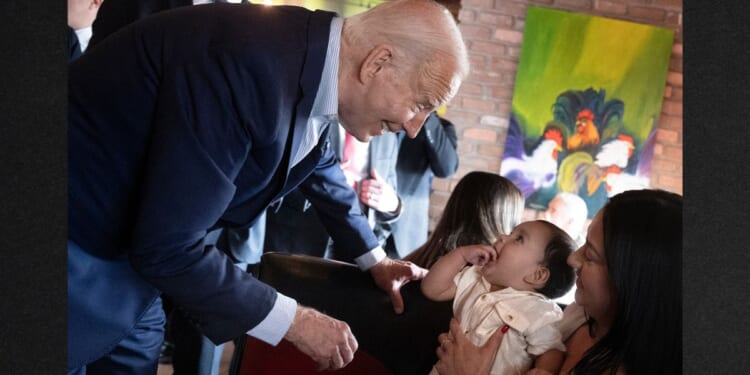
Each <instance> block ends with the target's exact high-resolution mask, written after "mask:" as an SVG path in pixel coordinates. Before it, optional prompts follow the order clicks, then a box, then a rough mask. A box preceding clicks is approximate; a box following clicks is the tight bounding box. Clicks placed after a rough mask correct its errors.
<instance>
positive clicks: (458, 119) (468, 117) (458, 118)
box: [445, 99, 479, 128]
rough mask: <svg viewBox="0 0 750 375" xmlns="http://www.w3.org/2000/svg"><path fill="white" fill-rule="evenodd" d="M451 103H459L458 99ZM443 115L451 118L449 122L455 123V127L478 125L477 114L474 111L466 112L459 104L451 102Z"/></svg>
mask: <svg viewBox="0 0 750 375" xmlns="http://www.w3.org/2000/svg"><path fill="white" fill-rule="evenodd" d="M451 103H460V100H455V99H454V100H453V102H451ZM445 117H446V118H447V119H449V120H451V122H452V123H453V124H455V125H456V127H457V128H461V127H465V126H475V125H479V115H478V114H476V113H471V112H466V111H465V110H464V108H463V107H462V106H460V105H453V104H451V107H450V111H449V113H447V114H446V116H445Z"/></svg>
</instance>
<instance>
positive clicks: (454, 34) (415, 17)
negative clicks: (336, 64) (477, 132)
mask: <svg viewBox="0 0 750 375" xmlns="http://www.w3.org/2000/svg"><path fill="white" fill-rule="evenodd" d="M345 22H346V28H345V33H344V34H343V35H342V37H343V38H344V39H345V40H346V41H347V42H348V43H349V44H350V45H354V46H358V47H360V48H364V49H370V48H372V47H374V46H376V45H378V44H382V43H388V44H391V45H393V46H394V47H396V49H397V51H396V54H395V55H394V63H396V64H397V66H398V67H399V70H400V72H401V73H402V75H403V76H404V77H407V78H410V77H412V76H413V77H417V83H418V85H419V87H420V89H421V90H423V91H426V92H429V93H431V96H433V99H434V100H435V101H436V102H440V103H441V104H442V103H445V102H447V101H448V100H449V99H450V98H451V97H452V96H453V95H455V92H454V90H455V89H456V88H457V87H452V86H451V84H452V82H449V81H445V79H438V78H441V77H442V78H445V77H444V76H445V71H451V72H456V73H457V74H458V76H459V78H460V79H462V80H463V79H464V78H466V77H467V76H468V74H469V58H468V53H467V51H466V45H465V44H464V42H463V38H462V37H461V32H460V31H459V29H458V26H457V25H456V22H455V20H454V19H453V16H452V15H451V13H450V12H449V11H448V9H446V8H445V7H444V6H443V5H441V4H438V3H436V2H435V1H432V0H393V1H386V2H383V3H380V4H378V5H377V6H375V7H374V8H372V9H369V10H367V11H366V12H362V13H359V14H356V15H353V16H350V17H347V18H346V21H345ZM414 73H416V74H414ZM451 78H452V77H447V79H448V80H450V79H451ZM433 104H438V103H433Z"/></svg>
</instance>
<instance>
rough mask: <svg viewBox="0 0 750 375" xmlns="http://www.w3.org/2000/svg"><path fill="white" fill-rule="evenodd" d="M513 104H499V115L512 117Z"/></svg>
mask: <svg viewBox="0 0 750 375" xmlns="http://www.w3.org/2000/svg"><path fill="white" fill-rule="evenodd" d="M510 109H511V104H510V102H504V103H498V105H497V114H503V115H510Z"/></svg>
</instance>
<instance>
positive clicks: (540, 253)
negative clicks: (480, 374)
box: [422, 220, 575, 375]
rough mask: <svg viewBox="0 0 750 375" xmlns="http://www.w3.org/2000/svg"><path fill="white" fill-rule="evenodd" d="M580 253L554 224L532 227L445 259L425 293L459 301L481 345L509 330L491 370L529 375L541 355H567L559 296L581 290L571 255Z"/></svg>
mask: <svg viewBox="0 0 750 375" xmlns="http://www.w3.org/2000/svg"><path fill="white" fill-rule="evenodd" d="M574 249H575V242H574V241H573V239H572V238H570V236H568V235H567V234H566V233H565V232H564V231H563V230H562V229H560V228H558V227H557V226H555V225H554V224H552V223H549V222H547V221H543V220H536V221H529V222H524V223H521V224H519V225H518V226H516V227H515V228H514V229H513V232H511V234H510V235H508V236H505V235H501V236H500V238H499V239H498V240H497V242H495V244H494V245H493V246H489V245H471V246H463V247H459V248H457V249H454V250H453V251H451V252H449V253H448V254H446V255H445V256H443V257H442V258H440V259H439V260H438V261H437V262H436V263H435V264H434V265H433V266H432V268H430V272H429V273H428V274H427V277H425V279H424V280H423V281H422V292H423V293H424V295H425V296H427V298H430V299H432V300H436V301H446V300H450V299H451V298H454V300H453V315H454V316H455V317H456V319H457V320H458V321H459V322H460V324H461V328H463V330H464V332H465V333H466V334H467V336H468V337H469V339H470V340H471V341H472V342H473V343H474V344H475V345H484V343H485V342H486V341H487V340H488V339H489V337H490V336H491V335H492V333H494V332H495V331H496V330H497V329H499V328H501V327H504V326H506V325H507V326H508V327H509V328H510V329H509V330H508V331H507V332H506V333H505V336H504V338H503V342H502V344H501V345H500V349H499V351H498V353H497V357H496V358H495V362H494V364H493V365H492V371H491V372H490V373H491V374H492V375H505V374H524V373H525V372H526V371H527V370H529V369H530V368H531V365H532V363H533V362H534V358H535V357H536V356H538V355H541V354H543V353H544V352H546V351H548V350H550V349H557V350H560V351H565V346H564V345H563V343H562V339H561V335H560V332H559V331H558V330H557V328H556V327H555V324H554V323H555V322H557V321H558V320H560V319H561V318H562V310H561V309H560V307H559V306H558V305H557V304H556V303H555V302H553V301H552V300H551V299H552V298H557V297H559V296H562V295H563V294H565V293H566V292H567V291H568V290H569V289H570V288H571V287H572V286H573V282H574V279H575V274H574V271H573V269H572V268H571V267H570V266H569V265H568V263H567V258H568V255H570V253H571V252H572V251H573V250H574ZM466 263H470V264H471V265H470V266H467V265H466ZM506 329H507V328H506ZM545 365H546V364H544V363H537V364H536V368H537V370H539V371H537V372H536V373H543V372H542V371H541V370H546V371H548V372H549V373H552V374H556V373H557V371H558V369H557V368H554V367H555V365H559V363H557V362H555V363H554V365H551V366H549V368H545ZM432 374H437V372H436V371H435V369H434V368H433V370H432Z"/></svg>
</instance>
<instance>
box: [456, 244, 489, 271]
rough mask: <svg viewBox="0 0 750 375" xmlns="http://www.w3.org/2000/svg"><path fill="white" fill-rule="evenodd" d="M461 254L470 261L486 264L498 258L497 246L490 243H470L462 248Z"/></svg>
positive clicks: (481, 264)
mask: <svg viewBox="0 0 750 375" xmlns="http://www.w3.org/2000/svg"><path fill="white" fill-rule="evenodd" d="M461 254H462V255H463V257H464V260H466V261H467V262H468V263H471V264H473V265H475V266H484V265H485V264H487V263H488V262H490V261H492V260H495V259H496V258H497V252H496V251H495V248H494V247H492V246H490V245H469V246H464V247H462V248H461Z"/></svg>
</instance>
